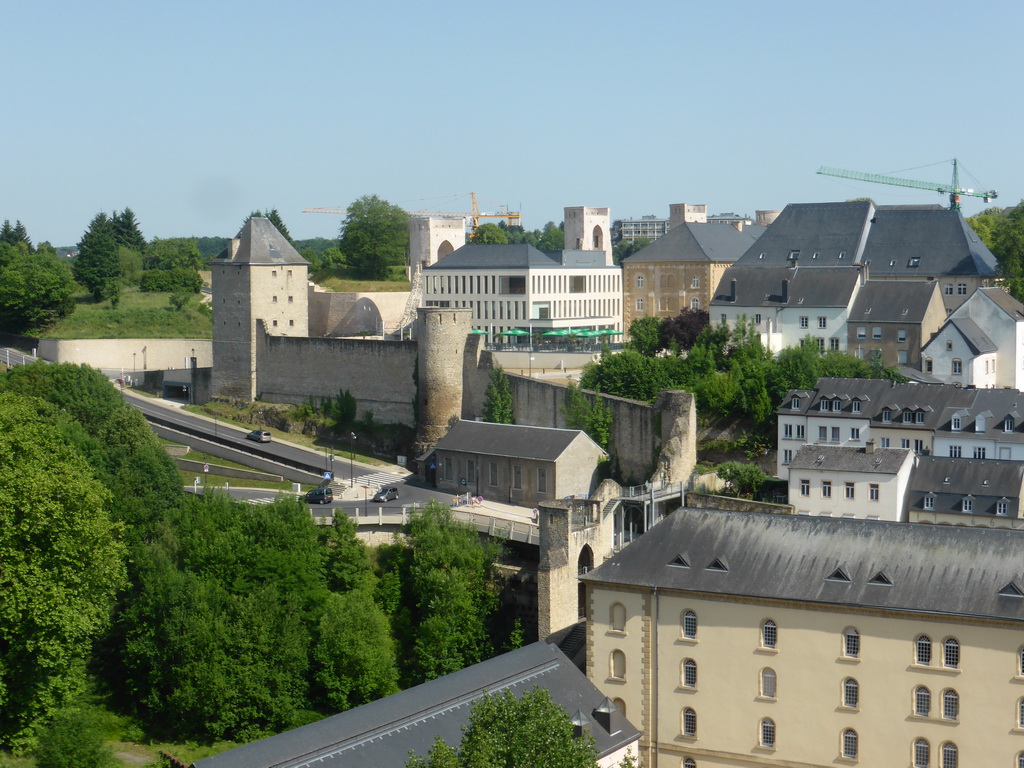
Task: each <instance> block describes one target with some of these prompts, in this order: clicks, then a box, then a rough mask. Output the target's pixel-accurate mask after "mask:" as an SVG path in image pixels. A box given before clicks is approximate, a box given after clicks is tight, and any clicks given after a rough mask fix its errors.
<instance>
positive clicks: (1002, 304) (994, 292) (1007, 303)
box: [978, 288, 1024, 323]
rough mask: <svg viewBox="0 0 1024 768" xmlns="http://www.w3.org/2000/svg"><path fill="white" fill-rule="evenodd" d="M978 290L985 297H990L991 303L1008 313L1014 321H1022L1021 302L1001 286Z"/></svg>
mask: <svg viewBox="0 0 1024 768" xmlns="http://www.w3.org/2000/svg"><path fill="white" fill-rule="evenodd" d="M978 292H979V293H981V294H982V295H983V296H985V298H987V299H990V300H991V301H992V303H993V304H995V305H996V306H997V307H999V308H1000V309H1001V310H1003V312H1005V313H1006V314H1007V315H1009V316H1010V317H1011V318H1012V319H1013V321H1014V322H1016V323H1020V322H1024V304H1021V303H1020V302H1019V301H1017V300H1016V299H1015V298H1013V296H1011V295H1010V294H1008V293H1007V292H1006V291H1004V290H1003V289H1002V288H979V289H978Z"/></svg>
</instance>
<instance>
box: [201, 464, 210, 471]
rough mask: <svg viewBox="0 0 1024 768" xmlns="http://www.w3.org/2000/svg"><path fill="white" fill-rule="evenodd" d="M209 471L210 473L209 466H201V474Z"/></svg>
mask: <svg viewBox="0 0 1024 768" xmlns="http://www.w3.org/2000/svg"><path fill="white" fill-rule="evenodd" d="M209 471H210V465H209V464H203V472H209Z"/></svg>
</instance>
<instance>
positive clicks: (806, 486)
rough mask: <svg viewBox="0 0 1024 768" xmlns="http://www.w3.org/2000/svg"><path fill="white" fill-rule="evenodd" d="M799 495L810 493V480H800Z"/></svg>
mask: <svg viewBox="0 0 1024 768" xmlns="http://www.w3.org/2000/svg"><path fill="white" fill-rule="evenodd" d="M800 495H801V496H810V495H811V481H810V480H801V481H800Z"/></svg>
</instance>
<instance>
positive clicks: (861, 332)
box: [857, 325, 868, 339]
mask: <svg viewBox="0 0 1024 768" xmlns="http://www.w3.org/2000/svg"><path fill="white" fill-rule="evenodd" d="M867 337H868V329H867V328H865V327H864V326H863V325H859V326H857V338H858V339H866V338H867Z"/></svg>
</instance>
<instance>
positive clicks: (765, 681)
mask: <svg viewBox="0 0 1024 768" xmlns="http://www.w3.org/2000/svg"><path fill="white" fill-rule="evenodd" d="M775 681H776V678H775V670H774V669H772V668H771V667H765V668H764V669H762V670H761V695H762V696H764V697H765V698H768V699H774V698H775Z"/></svg>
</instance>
